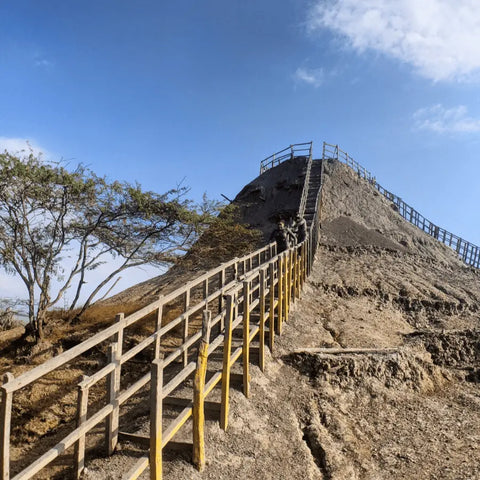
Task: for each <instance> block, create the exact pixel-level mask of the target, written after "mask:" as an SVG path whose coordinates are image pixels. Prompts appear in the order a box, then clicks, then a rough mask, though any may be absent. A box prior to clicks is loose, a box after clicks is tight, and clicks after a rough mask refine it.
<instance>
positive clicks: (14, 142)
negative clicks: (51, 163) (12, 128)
mask: <svg viewBox="0 0 480 480" xmlns="http://www.w3.org/2000/svg"><path fill="white" fill-rule="evenodd" d="M5 150H7V152H9V153H13V154H16V153H25V154H27V155H28V154H29V153H30V151H31V152H32V153H33V154H34V155H35V156H38V155H39V154H42V156H43V158H48V157H49V156H50V154H49V152H48V150H46V149H45V148H42V147H41V146H40V145H38V144H37V143H36V142H35V141H33V140H27V139H26V138H14V137H0V153H3V152H4V151H5Z"/></svg>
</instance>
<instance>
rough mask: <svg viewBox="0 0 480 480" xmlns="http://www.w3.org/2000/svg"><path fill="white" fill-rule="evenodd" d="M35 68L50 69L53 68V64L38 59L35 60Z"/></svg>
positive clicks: (43, 59)
mask: <svg viewBox="0 0 480 480" xmlns="http://www.w3.org/2000/svg"><path fill="white" fill-rule="evenodd" d="M35 66H36V67H39V68H51V67H53V62H51V61H50V60H47V59H45V58H40V59H38V60H35Z"/></svg>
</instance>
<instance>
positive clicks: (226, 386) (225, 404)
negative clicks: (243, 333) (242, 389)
mask: <svg viewBox="0 0 480 480" xmlns="http://www.w3.org/2000/svg"><path fill="white" fill-rule="evenodd" d="M234 303H235V298H234V296H233V295H232V294H230V295H227V306H226V308H227V314H226V316H225V336H224V340H223V367H222V401H221V405H220V427H221V428H222V429H223V430H226V429H227V426H228V411H229V408H230V368H231V365H230V359H231V351H232V323H233V310H234Z"/></svg>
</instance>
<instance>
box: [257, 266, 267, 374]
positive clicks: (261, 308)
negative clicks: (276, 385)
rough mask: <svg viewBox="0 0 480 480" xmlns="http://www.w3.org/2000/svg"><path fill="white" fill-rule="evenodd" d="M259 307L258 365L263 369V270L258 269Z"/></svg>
mask: <svg viewBox="0 0 480 480" xmlns="http://www.w3.org/2000/svg"><path fill="white" fill-rule="evenodd" d="M259 295H260V297H259V308H260V331H259V335H260V345H259V352H258V353H259V362H258V363H259V367H260V370H261V371H262V372H263V371H265V270H264V269H263V268H262V269H261V270H260V292H259Z"/></svg>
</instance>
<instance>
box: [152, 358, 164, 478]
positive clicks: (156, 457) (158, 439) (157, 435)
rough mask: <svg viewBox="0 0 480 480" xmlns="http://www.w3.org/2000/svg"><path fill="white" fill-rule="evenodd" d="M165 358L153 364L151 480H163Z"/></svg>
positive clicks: (156, 360)
mask: <svg viewBox="0 0 480 480" xmlns="http://www.w3.org/2000/svg"><path fill="white" fill-rule="evenodd" d="M162 390H163V358H158V359H155V360H154V361H153V362H152V379H151V386H150V480H162V428H163V427H162V418H163V414H162V410H163V394H162Z"/></svg>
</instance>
